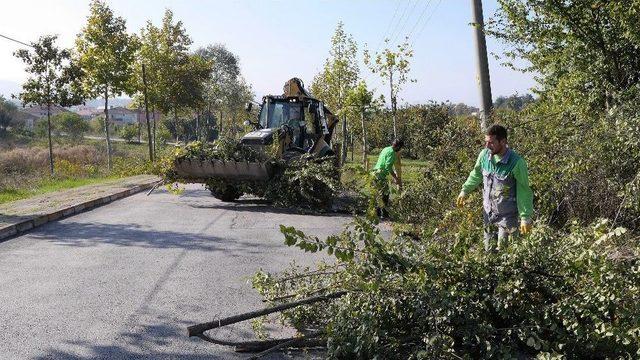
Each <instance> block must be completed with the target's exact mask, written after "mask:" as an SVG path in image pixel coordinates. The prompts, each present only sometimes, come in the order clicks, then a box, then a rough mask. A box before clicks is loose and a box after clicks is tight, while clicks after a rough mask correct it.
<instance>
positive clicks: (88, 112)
mask: <svg viewBox="0 0 640 360" xmlns="http://www.w3.org/2000/svg"><path fill="white" fill-rule="evenodd" d="M71 111H73V112H74V113H76V114H78V115H80V116H82V118H83V119H85V120H91V119H93V118H94V117H96V116H98V115H101V114H102V113H103V111H102V110H100V109H96V108H94V107H91V106H75V107H73V108H71Z"/></svg>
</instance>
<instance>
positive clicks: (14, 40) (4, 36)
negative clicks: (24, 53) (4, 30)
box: [0, 34, 33, 47]
mask: <svg viewBox="0 0 640 360" xmlns="http://www.w3.org/2000/svg"><path fill="white" fill-rule="evenodd" d="M0 37H3V38H5V39H7V40H11V41H13V42H17V43H18V44H22V45H25V46H28V47H33V45H30V44H26V43H23V42H22V41H20V40H16V39H13V38H10V37H8V36H6V35H2V34H0Z"/></svg>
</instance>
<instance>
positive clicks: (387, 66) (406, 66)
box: [364, 39, 414, 138]
mask: <svg viewBox="0 0 640 360" xmlns="http://www.w3.org/2000/svg"><path fill="white" fill-rule="evenodd" d="M384 42H385V44H386V48H385V49H384V50H382V51H381V52H379V53H376V54H375V55H373V58H372V55H371V54H369V51H368V50H366V49H365V51H364V62H365V64H367V66H369V69H370V70H371V72H373V73H374V74H378V75H379V76H380V78H381V79H382V82H383V83H387V84H388V85H389V98H390V100H391V116H392V118H393V137H395V138H397V137H398V126H397V121H396V112H397V106H398V93H400V90H402V86H403V85H404V84H405V83H406V82H407V81H414V80H411V79H409V77H408V74H409V71H410V70H411V69H410V63H409V59H411V58H412V57H413V50H412V49H411V47H410V46H409V43H408V42H407V41H405V42H404V43H402V44H399V45H397V46H396V50H395V51H394V50H392V49H391V48H390V45H391V43H390V42H389V39H385V41H384Z"/></svg>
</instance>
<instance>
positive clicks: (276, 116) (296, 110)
mask: <svg viewBox="0 0 640 360" xmlns="http://www.w3.org/2000/svg"><path fill="white" fill-rule="evenodd" d="M302 110H303V109H302V104H301V103H300V102H297V101H292V100H287V99H278V98H274V97H268V98H266V99H265V102H264V105H263V106H262V108H261V109H260V115H259V116H258V120H259V123H260V126H261V127H262V128H263V129H275V128H279V127H281V126H283V125H288V126H290V127H292V128H293V127H296V126H300V121H302V120H303V115H302Z"/></svg>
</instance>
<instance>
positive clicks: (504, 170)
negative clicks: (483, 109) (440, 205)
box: [456, 125, 533, 251]
mask: <svg viewBox="0 0 640 360" xmlns="http://www.w3.org/2000/svg"><path fill="white" fill-rule="evenodd" d="M485 147H486V148H485V149H483V150H482V151H481V152H480V155H478V159H477V160H476V164H475V166H474V167H473V170H471V173H470V174H469V177H468V178H467V181H466V182H465V183H464V185H462V191H461V192H460V195H458V199H457V200H456V205H457V206H459V207H460V206H463V205H464V201H465V198H466V197H467V195H468V194H469V193H470V192H471V191H473V190H474V189H475V188H476V187H478V185H480V183H482V186H483V189H482V203H483V204H482V205H483V209H482V216H483V220H484V224H485V231H484V247H485V250H487V251H491V250H494V249H495V248H497V249H500V248H501V247H502V246H504V245H505V244H504V243H505V241H506V240H507V239H508V238H509V237H511V236H513V235H517V233H518V230H519V232H520V233H522V234H526V233H528V232H530V231H531V227H532V221H531V216H532V214H533V192H532V191H531V188H530V187H529V175H528V173H527V164H526V163H525V161H524V159H523V158H522V157H520V155H518V154H517V153H516V152H515V151H513V150H512V149H511V148H510V147H509V146H508V145H507V129H506V128H505V127H504V126H501V125H493V126H491V127H490V128H489V129H487V132H486V135H485ZM518 220H520V227H519V229H518ZM496 242H497V246H496Z"/></svg>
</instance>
